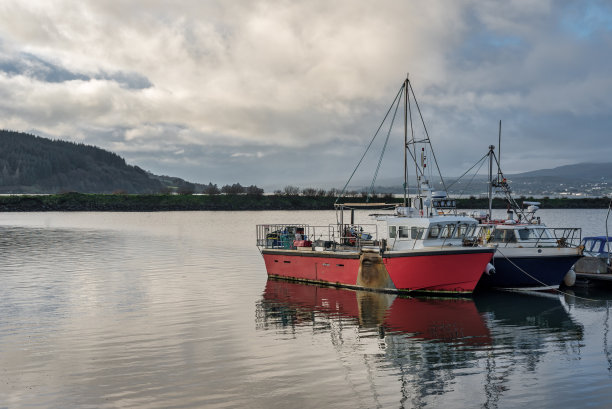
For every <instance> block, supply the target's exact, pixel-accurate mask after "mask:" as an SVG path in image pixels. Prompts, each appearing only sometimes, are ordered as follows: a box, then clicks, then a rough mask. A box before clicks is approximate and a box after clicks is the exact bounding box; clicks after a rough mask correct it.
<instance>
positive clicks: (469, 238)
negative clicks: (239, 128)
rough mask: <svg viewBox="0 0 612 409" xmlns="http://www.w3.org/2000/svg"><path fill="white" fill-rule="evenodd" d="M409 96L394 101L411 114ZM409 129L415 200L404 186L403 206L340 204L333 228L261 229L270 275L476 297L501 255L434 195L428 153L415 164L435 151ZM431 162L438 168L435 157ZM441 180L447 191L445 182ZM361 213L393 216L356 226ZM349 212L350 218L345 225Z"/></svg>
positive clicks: (406, 87)
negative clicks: (473, 294)
mask: <svg viewBox="0 0 612 409" xmlns="http://www.w3.org/2000/svg"><path fill="white" fill-rule="evenodd" d="M409 91H411V94H412V96H414V91H412V87H411V85H410V82H409V80H408V79H406V81H404V83H403V85H402V87H401V88H400V91H399V92H398V96H396V99H395V100H394V104H396V103H397V104H398V105H399V103H400V100H401V96H402V95H404V101H405V113H406V115H408V110H409V106H410V105H409ZM415 104H416V100H415ZM416 106H417V108H418V104H417V105H416ZM392 107H393V106H392ZM419 112H420V111H419ZM421 119H422V118H421ZM410 128H411V129H413V127H412V126H411V127H410ZM407 129H408V126H407V122H406V121H404V147H405V148H404V186H407V185H408V183H407V181H408V172H407V169H408V166H407V157H408V154H410V156H411V157H412V158H413V159H415V168H416V180H417V183H416V187H417V192H416V194H415V197H409V195H408V193H407V187H405V189H404V201H403V203H401V204H400V205H395V204H392V205H387V204H370V203H367V204H363V203H352V204H351V203H343V204H338V203H337V204H336V210H337V212H338V215H337V218H336V220H337V222H336V223H335V224H330V225H327V226H311V225H308V224H266V225H258V226H257V246H258V247H259V249H260V251H261V253H262V255H263V258H264V261H265V265H266V270H267V272H268V276H270V277H279V278H285V279H291V280H298V281H308V282H316V283H325V284H333V285H338V286H345V287H352V288H362V289H370V290H380V291H391V292H433V293H447V294H449V293H462V294H465V293H471V292H472V291H473V290H474V288H475V287H476V284H477V283H478V281H479V279H480V277H481V276H482V274H483V272H484V271H485V270H486V269H487V268H491V266H490V265H489V261H491V258H492V257H493V253H494V252H495V248H482V247H475V246H474V245H473V244H474V243H475V242H476V237H475V231H476V227H477V224H478V222H477V221H476V220H475V219H473V218H471V217H467V216H465V215H460V214H458V213H457V211H456V208H455V202H454V200H452V199H450V198H448V197H447V195H446V192H445V191H433V190H432V189H431V188H430V183H429V180H428V178H427V177H426V175H425V168H426V166H427V163H426V158H427V156H428V155H429V154H428V153H427V152H426V151H425V147H423V148H421V149H420V153H421V160H420V163H417V161H416V156H417V154H416V152H417V148H416V146H417V144H423V145H427V146H428V147H431V144H430V141H429V137H426V138H425V139H420V140H416V139H415V137H414V134H413V135H412V137H411V139H410V140H408V131H407ZM385 146H386V143H385ZM410 149H412V151H410ZM431 155H432V156H433V158H434V161H435V156H434V155H433V150H432V151H431ZM381 159H382V158H381ZM436 167H437V163H436ZM440 179H441V180H442V184H443V185H444V183H443V179H442V177H441V175H440ZM349 181H350V179H349ZM347 185H348V182H347ZM373 185H374V183H372V186H373ZM345 188H346V186H345ZM363 206H367V207H370V208H371V207H377V208H383V209H386V211H389V210H392V212H390V213H385V214H378V215H376V221H377V222H378V223H377V224H373V225H358V224H355V222H354V210H355V209H356V208H360V207H363ZM347 210H350V211H351V219H350V222H348V223H345V222H344V213H345V211H347Z"/></svg>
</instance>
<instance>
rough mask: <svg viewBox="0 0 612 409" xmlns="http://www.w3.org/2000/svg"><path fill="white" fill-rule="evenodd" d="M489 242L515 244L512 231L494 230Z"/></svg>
mask: <svg viewBox="0 0 612 409" xmlns="http://www.w3.org/2000/svg"><path fill="white" fill-rule="evenodd" d="M489 241H492V242H500V243H516V236H515V235H514V231H513V230H509V229H496V230H495V231H494V232H493V235H492V236H491V239H490V240H489Z"/></svg>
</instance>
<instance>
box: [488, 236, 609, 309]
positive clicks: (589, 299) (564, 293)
mask: <svg viewBox="0 0 612 409" xmlns="http://www.w3.org/2000/svg"><path fill="white" fill-rule="evenodd" d="M495 251H496V252H499V254H501V255H502V256H503V257H504V258H505V259H506V261H508V262H509V263H510V264H512V265H513V266H514V267H516V268H517V269H518V270H519V271H520V272H521V273H523V274H525V275H526V276H527V277H529V278H531V279H532V280H533V281H535V282H537V283H539V284H542V285H543V286H545V287H550V286H549V285H548V284H546V283H543V282H542V281H540V280H538V279H537V278H535V277H534V276H532V275H531V274H529V273H528V272H526V271H525V270H523V269H522V268H520V267H519V266H518V265H516V264H515V263H514V262H513V261H512V260H510V259H509V258H508V257H506V255H505V254H504V253H503V252H502V251H501V250H500V249H499V247H497V249H496V250H495ZM553 290H554V291H555V292H558V293H559V294H563V295H567V296H572V297H574V298H579V299H581V300H585V301H593V302H599V300H594V299H592V298H585V297H579V296H577V295H573V294H568V293H566V292H563V291H561V290H559V289H558V288H556V289H555V288H553Z"/></svg>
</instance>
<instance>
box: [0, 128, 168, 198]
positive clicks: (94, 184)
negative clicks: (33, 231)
mask: <svg viewBox="0 0 612 409" xmlns="http://www.w3.org/2000/svg"><path fill="white" fill-rule="evenodd" d="M163 189H164V185H163V184H162V183H161V182H160V181H159V180H156V179H153V178H151V177H149V175H148V174H147V173H146V172H145V171H144V170H142V169H140V168H139V167H138V166H131V165H128V164H126V163H125V160H124V159H123V158H121V157H120V156H118V155H117V154H114V153H112V152H108V151H105V150H103V149H100V148H97V147H94V146H89V145H84V144H77V143H72V142H65V141H54V140H50V139H46V138H41V137H38V136H34V135H30V134H26V133H21V132H12V131H5V130H0V193H59V192H67V191H75V192H82V193H113V192H127V193H158V192H160V191H161V190H163Z"/></svg>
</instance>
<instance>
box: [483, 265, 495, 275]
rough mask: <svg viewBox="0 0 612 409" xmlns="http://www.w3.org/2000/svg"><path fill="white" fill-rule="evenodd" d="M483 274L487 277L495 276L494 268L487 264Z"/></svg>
mask: <svg viewBox="0 0 612 409" xmlns="http://www.w3.org/2000/svg"><path fill="white" fill-rule="evenodd" d="M485 273H486V274H487V275H491V274H495V266H494V265H493V264H491V263H487V266H486V267H485Z"/></svg>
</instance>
